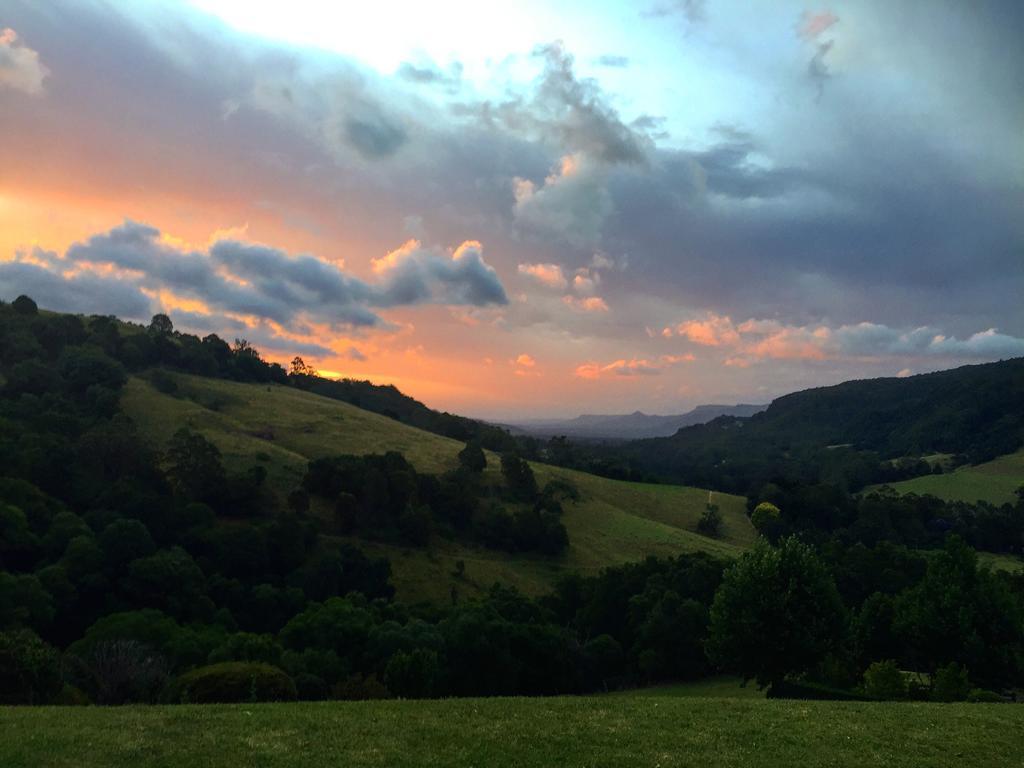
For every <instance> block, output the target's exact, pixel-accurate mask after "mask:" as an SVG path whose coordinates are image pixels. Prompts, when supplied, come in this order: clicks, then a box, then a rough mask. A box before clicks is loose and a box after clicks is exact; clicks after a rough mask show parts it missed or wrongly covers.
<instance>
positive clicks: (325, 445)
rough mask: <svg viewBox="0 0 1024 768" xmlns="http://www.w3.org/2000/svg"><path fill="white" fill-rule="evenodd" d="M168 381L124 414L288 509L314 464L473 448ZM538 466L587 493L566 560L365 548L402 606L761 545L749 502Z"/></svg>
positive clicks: (333, 410)
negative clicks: (179, 436)
mask: <svg viewBox="0 0 1024 768" xmlns="http://www.w3.org/2000/svg"><path fill="white" fill-rule="evenodd" d="M167 375H168V376H170V377H171V378H172V379H173V381H174V382H175V384H176V391H175V393H174V394H173V395H171V394H165V393H162V392H160V391H158V390H157V389H156V388H155V387H154V386H153V384H152V383H150V382H149V381H148V380H146V379H144V378H141V377H133V378H131V379H130V380H129V381H128V383H127V385H126V386H125V389H124V394H123V397H122V407H123V408H124V410H125V412H126V413H127V414H128V415H129V416H131V417H132V419H133V420H134V421H135V422H136V423H137V424H138V425H139V427H140V431H141V433H142V434H143V435H144V436H145V437H147V438H148V439H149V440H150V441H151V443H152V444H153V445H154V446H156V447H160V446H163V445H165V444H166V442H167V441H168V440H169V439H170V437H171V435H172V434H173V433H174V432H175V431H176V430H177V429H178V428H179V427H181V426H189V427H191V428H192V429H194V430H195V431H197V432H200V433H202V434H203V435H205V436H206V437H207V438H208V439H210V440H211V441H212V442H213V443H214V444H216V445H217V447H218V448H219V449H220V450H221V452H222V454H223V457H224V462H225V465H226V466H227V468H228V469H229V470H234V471H242V470H244V469H247V468H249V467H251V466H253V465H254V464H255V465H260V466H263V467H265V468H266V470H267V483H268V485H269V486H270V488H271V489H272V490H273V491H274V493H275V494H276V495H277V498H278V503H283V500H284V497H285V496H287V494H288V492H290V491H291V490H292V489H294V488H295V487H297V486H298V485H299V483H300V482H301V480H302V477H303V475H304V474H305V472H306V467H307V464H308V462H309V460H310V459H315V458H320V457H324V456H334V455H338V454H346V453H352V454H366V453H381V452H384V451H400V452H401V453H403V454H404V455H405V456H406V457H407V458H408V459H409V461H410V462H411V463H412V464H413V465H414V466H415V467H416V468H417V470H419V471H421V472H430V473H439V472H443V471H445V470H447V469H451V468H453V467H454V466H456V463H457V458H456V457H457V454H458V452H459V451H460V450H461V449H462V447H463V443H461V442H459V441H456V440H452V439H450V438H445V437H442V436H439V435H436V434H433V433H430V432H425V431H423V430H420V429H416V428H414V427H411V426H409V425H406V424H402V423H400V422H397V421H395V420H394V419H391V418H388V417H385V416H381V415H379V414H375V413H370V412H368V411H364V410H362V409H360V408H356V407H355V406H352V405H349V404H347V403H344V402H339V401H335V400H331V399H328V398H325V397H321V396H318V395H316V394H313V393H310V392H304V391H301V390H298V389H295V388H293V387H288V386H283V385H280V384H255V383H240V382H233V381H225V380H221V379H210V378H204V377H200V376H193V375H187V374H167ZM498 463H499V462H498V459H497V457H496V456H495V455H494V454H490V455H489V457H488V470H487V472H488V473H489V474H490V475H491V476H492V477H494V478H496V477H497V472H498V469H497V467H498ZM533 468H534V472H535V474H536V476H537V480H538V482H539V483H540V484H542V485H543V484H544V483H545V482H547V481H549V480H552V479H562V480H566V481H569V482H570V483H572V484H573V485H574V486H575V487H576V488H578V489H579V491H580V494H581V498H580V500H579V502H575V503H573V502H570V503H567V504H566V505H565V512H564V516H563V522H564V524H565V526H566V529H567V530H568V533H569V549H568V551H567V552H566V554H565V555H564V556H562V557H560V558H558V559H551V558H546V557H540V556H530V555H524V554H515V555H513V554H506V553H502V552H499V551H496V550H492V549H485V548H482V547H474V546H470V545H467V544H462V543H456V542H452V541H446V540H437V541H435V542H433V543H432V545H431V547H430V548H429V549H426V550H420V549H413V548H405V547H400V546H394V545H388V544H379V543H374V542H363V541H360V542H359V546H360V548H362V549H364V550H365V551H366V552H367V553H370V554H375V555H386V556H387V557H388V558H389V559H390V561H391V564H392V569H393V577H394V582H395V586H396V588H397V590H398V595H399V597H400V598H402V599H404V600H407V601H415V600H419V599H447V597H448V594H449V591H450V588H451V586H453V585H454V586H457V587H458V588H459V589H460V590H461V591H464V592H465V591H469V592H471V593H477V592H480V591H482V590H485V589H487V588H488V587H490V585H491V584H492V583H493V582H494V581H496V580H497V581H502V582H505V583H509V584H513V585H516V586H518V587H520V588H521V589H522V590H523V591H525V592H527V593H530V594H538V593H540V592H542V591H544V590H545V589H547V588H549V587H550V585H551V583H552V582H553V581H554V580H555V579H556V578H557V577H558V576H559V575H560V574H563V573H566V572H570V571H580V572H584V573H594V572H596V571H598V570H599V569H600V568H602V567H604V566H607V565H613V564H616V563H622V562H627V561H631V560H638V559H642V558H643V557H646V556H647V555H661V556H666V555H673V554H678V553H682V552H694V551H706V552H710V553H713V554H718V555H722V556H727V557H730V556H734V555H735V554H736V553H738V552H739V551H741V550H742V549H743V548H744V547H746V546H748V545H749V544H750V543H752V541H753V539H754V536H755V533H754V530H753V527H752V526H751V525H750V522H749V520H748V518H747V516H746V514H745V510H744V500H743V499H742V498H740V497H738V496H731V495H728V494H720V493H714V494H709V492H708V491H706V490H700V489H696V488H686V487H681V486H673V485H650V484H642V483H629V482H623V481H618V480H610V479H607V478H601V477H596V476H594V475H588V474H586V473H583V472H576V471H573V470H569V469H562V468H556V467H551V466H547V465H544V464H534V465H533ZM709 498H710V499H711V500H712V501H713V502H714V503H715V504H717V505H718V506H719V508H720V510H721V512H722V515H723V528H722V536H721V538H719V539H711V538H708V537H706V536H702V535H700V534H698V533H696V532H695V529H696V525H697V521H698V520H699V518H700V515H701V513H702V512H703V510H704V508H705V506H706V504H707V502H708V500H709ZM458 560H463V561H464V562H465V563H466V574H467V578H466V579H465V580H458V581H455V580H454V579H453V577H452V572H453V570H454V567H455V562H456V561H458Z"/></svg>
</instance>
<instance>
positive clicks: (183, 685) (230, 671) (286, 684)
mask: <svg viewBox="0 0 1024 768" xmlns="http://www.w3.org/2000/svg"><path fill="white" fill-rule="evenodd" d="M297 697H298V692H297V691H296V689H295V683H294V682H293V681H292V679H291V678H290V677H288V675H286V674H285V673H284V672H283V671H282V670H280V669H278V668H277V667H272V666H270V665H269V664H260V663H256V662H245V661H226V662H223V663H221V664H211V665H209V666H206V667H199V668H198V669H193V670H192V671H191V672H186V673H185V674H183V675H181V676H180V677H178V678H177V679H176V680H174V681H173V682H172V683H171V684H170V685H169V686H168V687H167V691H166V692H165V694H164V697H163V698H164V700H165V701H168V702H171V703H182V704H213V703H237V702H253V701H294V700H295V699H296V698H297Z"/></svg>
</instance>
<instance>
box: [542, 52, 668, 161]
mask: <svg viewBox="0 0 1024 768" xmlns="http://www.w3.org/2000/svg"><path fill="white" fill-rule="evenodd" d="M534 55H535V56H537V57H539V58H541V59H542V60H543V61H544V72H543V74H542V75H541V77H540V79H539V81H538V83H537V87H536V91H535V93H534V97H533V100H532V102H531V103H530V105H529V111H531V112H532V113H533V121H534V123H535V125H536V127H537V128H538V129H540V130H541V132H542V133H544V134H546V136H547V137H548V138H552V139H555V140H556V141H557V143H558V145H559V146H561V147H564V148H565V149H566V150H568V152H570V153H584V154H586V155H588V156H590V157H592V158H594V159H596V160H600V161H602V162H605V163H611V164H626V165H630V164H642V163H644V162H646V159H647V151H648V144H647V142H646V141H645V140H644V138H643V137H642V136H641V135H640V134H638V133H636V132H635V131H633V130H632V129H630V128H629V126H627V125H625V124H624V123H623V122H622V120H621V119H620V118H619V114H618V112H617V111H616V110H615V109H614V108H612V107H611V106H610V105H609V104H608V103H607V101H606V100H605V98H604V94H603V93H602V92H601V90H600V88H599V87H598V86H597V84H596V83H595V82H594V81H592V80H587V79H583V80H580V79H577V77H576V75H575V74H574V73H573V57H572V56H571V55H570V54H569V53H568V52H567V51H566V50H565V48H564V47H563V45H562V44H561V42H556V43H551V44H548V45H542V46H539V47H538V48H537V49H536V50H535V52H534Z"/></svg>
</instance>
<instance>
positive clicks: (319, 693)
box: [295, 672, 331, 701]
mask: <svg viewBox="0 0 1024 768" xmlns="http://www.w3.org/2000/svg"><path fill="white" fill-rule="evenodd" d="M295 690H296V691H297V692H298V695H299V701H323V700H324V699H326V698H327V697H328V695H329V694H330V692H331V690H330V688H329V687H328V686H327V683H325V682H324V681H323V678H320V677H317V676H316V675H311V674H310V673H309V672H300V673H299V674H297V675H296V676H295Z"/></svg>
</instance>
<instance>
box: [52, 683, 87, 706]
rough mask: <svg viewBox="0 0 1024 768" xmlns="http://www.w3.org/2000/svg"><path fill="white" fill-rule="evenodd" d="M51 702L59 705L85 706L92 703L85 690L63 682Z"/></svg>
mask: <svg viewBox="0 0 1024 768" xmlns="http://www.w3.org/2000/svg"><path fill="white" fill-rule="evenodd" d="M51 703H52V704H56V705H57V706H59V707H87V706H89V705H90V704H92V702H91V701H90V700H89V696H88V695H87V694H86V693H85V691H83V690H82V689H81V688H76V687H75V686H73V685H69V684H67V683H65V684H64V687H63V688H61V689H60V692H59V693H58V694H57V695H56V696H54V697H53V701H52V702H51Z"/></svg>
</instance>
